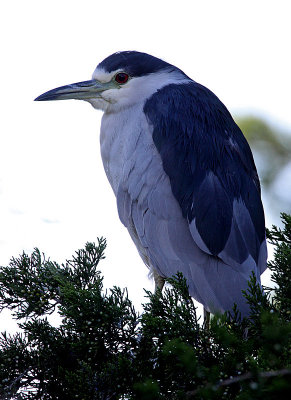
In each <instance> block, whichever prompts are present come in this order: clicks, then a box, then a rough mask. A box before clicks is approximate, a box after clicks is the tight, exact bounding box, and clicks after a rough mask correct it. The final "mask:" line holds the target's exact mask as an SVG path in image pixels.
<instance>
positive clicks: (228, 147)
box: [144, 81, 265, 262]
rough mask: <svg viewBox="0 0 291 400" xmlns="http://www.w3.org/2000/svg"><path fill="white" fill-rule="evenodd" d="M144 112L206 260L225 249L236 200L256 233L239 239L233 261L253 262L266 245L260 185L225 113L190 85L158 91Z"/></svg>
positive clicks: (214, 100) (208, 95)
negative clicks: (241, 241)
mask: <svg viewBox="0 0 291 400" xmlns="http://www.w3.org/2000/svg"><path fill="white" fill-rule="evenodd" d="M144 112H145V114H146V116H147V118H148V120H149V122H150V124H151V125H152V126H153V141H154V143H155V145H156V147H157V149H158V151H159V153H160V155H161V158H162V162H163V167H164V170H165V172H166V174H167V175H168V176H169V178H170V183H171V187H172V191H173V194H174V196H175V197H176V199H177V201H178V202H179V204H180V206H181V209H182V213H183V216H184V217H185V218H186V219H187V220H188V222H189V224H190V223H191V222H192V220H193V219H194V218H195V222H196V227H197V230H198V232H199V234H200V236H201V238H202V240H203V241H204V243H205V244H206V246H207V248H208V249H209V250H210V252H211V254H213V255H215V256H216V255H218V254H219V253H220V252H221V251H222V250H223V249H224V247H225V245H226V242H227V240H228V238H229V235H230V231H231V226H232V221H233V202H234V200H235V199H236V200H238V201H241V202H242V203H243V205H244V206H245V207H246V208H247V210H248V212H249V214H250V217H251V221H252V224H253V226H252V227H251V226H250V231H251V230H254V231H255V237H254V238H250V239H248V238H245V239H244V241H245V242H246V243H247V244H248V245H247V246H245V245H244V246H239V244H238V249H237V250H235V251H236V253H237V255H236V257H237V259H238V261H239V262H242V261H243V260H244V259H246V258H247V256H248V255H249V254H251V255H252V257H253V258H254V260H256V262H257V261H258V255H259V249H260V245H261V243H262V242H263V241H264V240H265V220H264V211H263V206H262V203H261V196H260V184H259V179H258V175H257V171H256V167H255V164H254V160H253V156H252V153H251V150H250V147H249V145H248V143H247V141H246V139H245V137H244V136H243V134H242V132H241V130H240V129H239V127H238V126H237V125H236V123H235V122H234V120H233V119H232V117H231V115H230V113H229V112H228V110H227V109H226V107H225V106H224V105H223V104H222V102H221V101H220V100H219V99H218V98H217V97H216V96H215V95H214V94H213V93H212V92H211V91H210V90H208V89H207V88H205V87H204V86H202V85H200V84H198V83H196V82H194V81H191V82H190V83H189V84H182V85H175V84H173V85H168V86H165V87H164V88H162V89H160V90H158V91H157V92H156V93H155V94H154V95H153V96H152V97H151V98H150V99H149V100H148V101H147V102H146V104H145V106H144ZM237 219H239V216H237ZM253 228H254V229H253ZM246 247H247V248H246Z"/></svg>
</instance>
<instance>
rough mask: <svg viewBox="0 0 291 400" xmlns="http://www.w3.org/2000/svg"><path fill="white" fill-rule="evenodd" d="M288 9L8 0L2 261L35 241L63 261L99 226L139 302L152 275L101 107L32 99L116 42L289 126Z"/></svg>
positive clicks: (84, 73) (235, 104) (1, 11)
mask: <svg viewBox="0 0 291 400" xmlns="http://www.w3.org/2000/svg"><path fill="white" fill-rule="evenodd" d="M290 11H291V6H290V2H289V1H288V0H286V1H280V0H277V1H276V2H274V1H266V0H264V1H258V0H257V1H254V0H252V1H248V0H247V1H246V0H243V1H233V0H230V1H223V0H219V1H217V0H213V1H205V0H204V1H203V2H202V1H193V0H192V1H186V0H180V1H170V0H167V1H158V0H156V1H152V0H148V1H144V2H138V1H131V0H129V1H124V2H122V1H120V0H119V1H114V0H113V1H112V0H111V1H110V2H109V1H108V2H104V1H103V2H101V1H97V0H95V1H92V0H83V1H73V0H70V1H68V0H61V1H60V0H50V1H47V2H44V1H39V0H26V1H22V0H15V1H5V0H3V1H2V2H1V5H0V34H1V63H0V72H1V96H0V102H1V118H0V124H1V134H0V141H1V146H0V151H1V155H0V226H1V231H0V264H1V265H6V264H7V263H8V262H9V259H10V258H11V256H16V255H18V254H19V253H21V252H22V250H25V251H27V252H30V251H31V250H32V249H33V247H35V246H37V247H39V248H40V250H41V251H44V252H45V253H46V255H47V256H50V258H51V259H56V260H58V261H64V260H65V259H66V258H69V257H70V256H71V254H72V252H73V251H74V250H76V249H78V248H80V247H82V246H83V244H84V243H85V242H86V241H93V240H95V238H96V236H98V235H99V236H101V235H103V236H105V237H106V238H107V239H108V242H109V243H108V250H107V253H106V254H107V259H106V260H105V261H104V262H103V263H102V264H101V266H102V270H103V272H104V274H105V283H106V285H108V286H112V285H113V284H116V285H119V286H121V287H125V286H127V287H128V288H129V294H130V297H131V298H133V299H134V300H135V302H136V304H139V303H140V302H141V301H142V297H143V290H142V289H143V288H149V289H151V288H152V287H153V285H152V283H151V282H150V281H149V280H148V279H147V269H146V268H145V267H144V265H143V263H142V261H141V260H140V259H139V257H138V255H137V252H136V250H135V248H134V245H133V244H132V243H131V240H130V239H129V236H128V234H127V232H126V230H125V229H124V228H123V226H122V225H121V223H120V222H119V220H118V215H117V211H116V206H115V199H114V196H113V193H112V192H111V189H110V187H109V184H108V183H107V181H106V178H105V174H104V172H103V167H102V164H101V157H100V151H99V125H100V119H101V113H100V112H97V111H96V110H94V109H93V108H92V107H91V106H90V105H89V104H87V103H85V102H77V101H64V102H46V103H42V102H40V103H37V102H33V99H34V98H35V97H37V96H38V95H40V94H41V93H43V92H45V91H47V90H49V89H52V88H54V87H57V86H61V85H65V84H68V83H72V82H78V81H82V80H87V79H90V78H91V74H92V72H93V70H94V68H95V66H96V65H97V64H98V63H99V62H100V61H102V59H104V58H105V57H106V56H108V55H109V54H111V53H113V52H115V51H118V50H139V51H144V52H148V53H150V54H153V55H156V56H158V57H161V58H163V59H165V60H166V61H168V62H170V63H173V64H175V65H177V66H178V67H179V68H181V69H182V70H184V72H186V73H187V74H188V75H189V76H191V77H192V78H193V79H195V80H197V81H198V82H200V83H202V84H204V85H205V86H207V87H209V88H210V89H211V90H212V91H214V92H215V93H216V94H217V95H218V96H219V97H220V99H221V100H222V101H223V102H224V103H225V104H226V106H227V107H228V108H229V109H230V111H232V112H235V113H236V114H237V113H249V112H251V113H259V114H260V115H263V116H265V117H266V118H268V119H269V120H270V121H273V122H275V123H277V124H280V125H281V126H282V127H285V128H286V129H287V128H288V129H289V130H291V112H290V93H291V78H290V75H291V74H290V71H291V56H290V53H291V51H290V42H291V23H290V15H291V13H290ZM5 326H6V327H7V321H5V319H4V317H3V316H2V324H0V328H1V329H3V328H4V327H5Z"/></svg>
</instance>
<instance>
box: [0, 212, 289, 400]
mask: <svg viewBox="0 0 291 400" xmlns="http://www.w3.org/2000/svg"><path fill="white" fill-rule="evenodd" d="M282 221H283V223H284V229H283V230H280V229H278V228H276V227H273V229H272V230H271V231H269V232H268V238H269V240H270V241H271V243H273V244H274V246H275V257H274V260H273V261H271V262H270V263H269V267H270V269H271V270H272V280H273V281H274V283H275V285H276V286H275V289H273V290H271V289H266V291H265V294H263V293H262V292H261V291H260V289H259V287H258V286H257V285H256V282H255V279H254V277H251V279H250V283H249V290H248V292H247V293H245V295H246V297H247V300H248V302H249V303H250V305H251V309H252V313H251V316H250V318H249V319H248V320H246V319H245V320H242V321H241V319H240V317H239V313H238V311H237V310H236V308H235V307H234V312H233V314H234V315H235V317H234V318H230V317H229V316H228V315H226V314H225V315H220V316H218V315H217V316H214V317H213V318H212V319H211V323H210V326H209V327H207V326H203V324H202V323H201V321H200V320H198V318H197V315H196V309H195V306H194V304H193V301H192V299H191V298H190V297H189V294H188V290H187V286H186V283H185V280H184V278H183V276H182V275H181V274H177V275H176V276H175V277H173V278H171V279H169V282H170V283H171V288H166V289H165V290H164V291H163V292H162V293H161V292H158V293H156V294H153V293H150V292H146V295H147V297H148V302H147V303H146V304H145V305H144V311H143V313H142V315H138V314H137V312H136V311H135V309H134V307H133V305H132V303H131V301H130V300H129V299H128V296H127V292H126V290H121V289H120V288H118V287H114V288H113V289H111V290H109V291H104V290H103V284H102V280H103V278H102V276H101V275H100V272H98V264H99V262H100V260H102V258H104V250H105V247H106V241H105V240H104V239H102V238H101V239H98V243H97V244H94V243H87V244H86V246H85V248H84V249H82V250H79V251H77V252H76V254H75V256H74V257H73V259H72V260H71V261H67V262H66V263H65V264H64V265H61V266H60V265H58V264H57V263H55V262H52V261H50V260H47V259H46V258H45V257H44V256H43V255H41V253H40V252H39V250H38V249H35V250H34V252H33V253H32V255H31V256H30V257H29V256H28V255H26V254H22V255H21V256H20V257H19V258H17V259H16V258H13V259H12V260H11V262H10V264H9V266H7V267H2V268H1V270H0V290H1V295H0V307H1V309H3V308H9V309H10V310H11V311H12V313H13V315H14V317H15V318H16V319H17V320H18V323H19V327H20V328H21V333H18V334H16V335H13V336H10V335H8V334H6V333H2V335H1V338H0V397H1V399H3V400H4V399H42V400H46V399H48V400H54V399H61V400H67V399H68V400H69V399H70V400H72V399H82V400H89V399H90V400H94V399H100V400H109V399H111V400H115V399H116V400H117V399H141V400H153V399H159V400H162V399H173V400H174V399H239V400H244V399H245V400H246V399H247V400H250V399H263V400H268V399H285V398H286V399H287V398H288V399H289V397H290V392H291V366H290V355H291V354H290V352H291V351H290V333H291V324H290V316H291V314H290V305H291V283H290V282H291V217H290V216H289V215H286V214H282ZM53 312H57V313H59V314H60V316H61V317H62V321H61V324H60V326H59V327H58V328H55V327H53V326H52V325H51V324H50V323H49V322H48V320H47V315H48V314H51V313H53Z"/></svg>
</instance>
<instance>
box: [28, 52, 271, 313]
mask: <svg viewBox="0 0 291 400" xmlns="http://www.w3.org/2000/svg"><path fill="white" fill-rule="evenodd" d="M66 99H77V100H85V101H87V102H89V103H90V104H91V105H92V106H93V107H94V108H95V109H97V110H101V111H103V116H102V120H101V128H100V149H101V157H102V161H103V166H104V170H105V173H106V175H107V178H108V180H109V183H110V185H111V187H112V189H113V192H114V194H115V196H116V202H117V208H118V214H119V218H120V220H121V222H122V224H123V225H124V226H125V227H126V228H127V230H128V232H129V235H130V236H131V239H132V240H133V242H134V244H135V246H136V248H137V250H138V252H139V254H140V256H141V258H142V260H143V262H144V263H145V264H146V266H147V267H148V268H149V270H150V273H151V274H152V276H153V278H154V281H155V287H156V289H157V288H159V289H160V290H162V288H163V286H164V283H165V280H166V279H167V278H169V277H172V276H173V275H175V274H177V272H181V273H182V274H183V276H184V277H185V279H186V282H187V286H188V289H189V294H190V296H191V297H193V298H194V299H195V300H197V301H198V302H199V303H201V304H202V305H203V307H204V310H205V312H206V315H207V313H212V314H214V313H224V312H227V311H228V312H231V310H233V305H234V303H235V304H236V305H237V308H238V310H239V311H240V313H241V316H242V317H248V316H249V314H250V307H249V305H248V304H247V301H246V299H245V297H244V296H243V294H242V291H243V290H247V288H248V280H249V278H250V276H251V274H252V273H254V275H255V277H256V280H257V283H258V284H259V285H261V283H260V276H261V274H262V273H263V272H264V270H265V269H266V266H267V246H266V234H265V217H264V209H263V205H262V200H261V187H260V181H259V178H258V173H257V170H256V166H255V163H254V159H253V155H252V152H251V149H250V147H249V144H248V142H247V140H246V138H245V137H244V135H243V133H242V131H241V130H240V128H239V127H238V125H237V124H236V123H235V121H234V119H233V118H232V116H231V114H230V112H229V111H228V110H227V108H226V106H225V105H224V104H223V103H222V102H221V101H220V100H219V98H218V97H217V96H216V95H215V94H214V93H213V92H212V91H211V90H209V89H208V88H206V87H205V86H203V85H201V84H200V83H198V82H196V81H194V80H193V79H191V78H190V77H188V76H187V75H186V74H185V73H184V72H183V71H182V70H181V69H179V68H178V67H176V66H174V65H172V64H170V63H168V62H166V61H164V60H162V59H160V58H157V57H154V56H152V55H149V54H147V53H143V52H139V51H119V52H116V53H114V54H111V55H110V56H108V57H107V58H105V59H104V60H103V61H101V62H100V63H99V64H98V65H97V67H96V69H95V70H94V72H93V76H92V79H91V80H88V81H83V82H78V83H73V84H69V85H66V86H61V87H58V88H56V89H53V90H50V91H48V92H46V93H44V94H42V95H40V96H39V97H37V98H36V99H35V100H36V101H48V100H66Z"/></svg>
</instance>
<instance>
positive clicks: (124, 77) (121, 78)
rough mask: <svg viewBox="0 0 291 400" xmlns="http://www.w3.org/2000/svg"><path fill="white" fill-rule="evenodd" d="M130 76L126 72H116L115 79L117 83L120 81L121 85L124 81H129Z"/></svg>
mask: <svg viewBox="0 0 291 400" xmlns="http://www.w3.org/2000/svg"><path fill="white" fill-rule="evenodd" d="M128 78H129V76H128V75H127V74H125V73H124V72H119V73H118V74H116V76H115V80H116V82H117V83H120V84H121V85H122V84H123V83H126V82H127V81H128Z"/></svg>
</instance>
